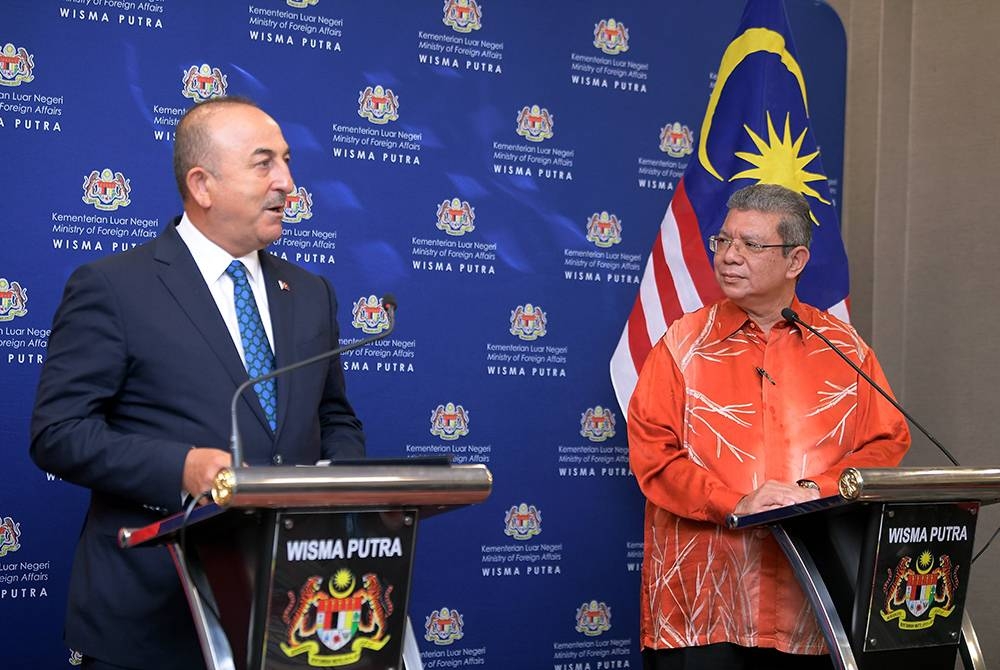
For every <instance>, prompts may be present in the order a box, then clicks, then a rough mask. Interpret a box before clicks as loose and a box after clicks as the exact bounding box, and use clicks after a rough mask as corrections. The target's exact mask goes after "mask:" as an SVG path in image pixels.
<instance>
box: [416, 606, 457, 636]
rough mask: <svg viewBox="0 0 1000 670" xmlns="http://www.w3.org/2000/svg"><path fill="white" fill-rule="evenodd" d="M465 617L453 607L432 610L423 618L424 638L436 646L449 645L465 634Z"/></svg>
mask: <svg viewBox="0 0 1000 670" xmlns="http://www.w3.org/2000/svg"><path fill="white" fill-rule="evenodd" d="M464 627H465V619H464V618H463V617H462V614H461V613H460V612H459V611H458V610H457V609H455V608H454V607H452V608H450V609H449V608H448V607H442V608H441V609H439V610H434V611H433V612H431V613H430V615H428V617H427V618H426V619H425V620H424V639H425V640H427V641H428V642H433V643H434V644H436V645H438V646H445V645H449V644H451V643H452V642H454V641H455V640H461V639H462V637H463V636H464V635H465V633H464V632H463V628H464Z"/></svg>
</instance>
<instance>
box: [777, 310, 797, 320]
mask: <svg viewBox="0 0 1000 670" xmlns="http://www.w3.org/2000/svg"><path fill="white" fill-rule="evenodd" d="M781 318H783V319H784V320H785V321H798V320H799V315H798V314H796V313H795V310H794V309H792V308H791V307H786V308H785V309H783V310H781Z"/></svg>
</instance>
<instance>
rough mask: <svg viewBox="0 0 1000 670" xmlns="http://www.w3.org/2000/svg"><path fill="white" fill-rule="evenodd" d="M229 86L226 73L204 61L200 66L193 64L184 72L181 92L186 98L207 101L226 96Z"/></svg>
mask: <svg viewBox="0 0 1000 670" xmlns="http://www.w3.org/2000/svg"><path fill="white" fill-rule="evenodd" d="M228 86H229V84H228V80H227V79H226V75H224V74H222V70H220V69H219V68H217V67H212V66H210V65H208V64H207V63H202V64H201V66H200V67H199V66H196V65H192V66H191V67H189V68H188V70H187V72H185V73H184V79H183V86H182V87H181V93H182V94H184V97H185V98H190V99H191V100H194V101H195V102H205V101H206V100H211V99H212V98H221V97H222V96H224V95H225V94H226V88H228Z"/></svg>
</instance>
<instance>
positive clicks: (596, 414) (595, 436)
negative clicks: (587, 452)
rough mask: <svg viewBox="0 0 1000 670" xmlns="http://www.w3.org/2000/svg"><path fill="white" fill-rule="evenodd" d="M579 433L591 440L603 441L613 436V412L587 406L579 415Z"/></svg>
mask: <svg viewBox="0 0 1000 670" xmlns="http://www.w3.org/2000/svg"><path fill="white" fill-rule="evenodd" d="M580 435H582V436H584V437H585V438H587V439H588V440H590V441H591V442H604V441H605V440H607V439H609V438H612V437H614V436H615V413H614V412H612V411H611V410H610V409H605V408H604V407H601V406H600V405H598V406H597V407H588V408H587V411H586V412H584V413H583V414H582V415H581V416H580Z"/></svg>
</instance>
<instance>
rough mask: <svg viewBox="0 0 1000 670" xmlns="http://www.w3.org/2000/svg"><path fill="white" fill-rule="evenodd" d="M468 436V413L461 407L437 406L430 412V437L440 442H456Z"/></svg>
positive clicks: (453, 405)
mask: <svg viewBox="0 0 1000 670" xmlns="http://www.w3.org/2000/svg"><path fill="white" fill-rule="evenodd" d="M468 434H469V412H468V411H466V409H465V408H464V407H462V406H461V405H456V404H455V403H451V402H449V403H447V404H445V405H438V406H437V407H436V408H434V411H432V412H431V435H436V436H437V437H440V438H441V439H442V440H457V439H458V438H460V437H464V436H466V435H468Z"/></svg>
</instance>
